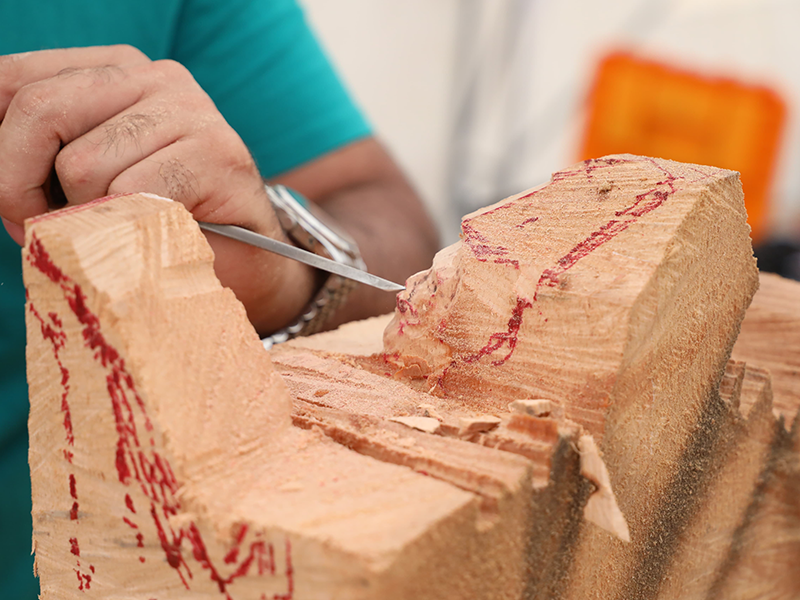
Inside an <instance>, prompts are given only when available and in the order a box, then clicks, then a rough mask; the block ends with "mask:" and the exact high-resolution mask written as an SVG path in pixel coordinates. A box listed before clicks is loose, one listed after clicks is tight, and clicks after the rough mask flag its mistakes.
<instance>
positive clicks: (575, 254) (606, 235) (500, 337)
mask: <svg viewBox="0 0 800 600" xmlns="http://www.w3.org/2000/svg"><path fill="white" fill-rule="evenodd" d="M623 162H628V161H626V160H623V159H613V158H612V159H602V160H589V161H585V162H584V166H585V170H584V172H585V173H586V176H587V177H588V178H589V179H591V178H592V176H593V172H594V171H595V170H596V169H598V168H601V167H607V166H611V165H615V164H619V163H623ZM651 162H652V163H653V165H654V166H656V168H658V169H659V170H661V171H662V172H663V173H664V176H665V177H664V180H663V181H659V182H658V183H657V184H656V185H655V187H653V188H652V189H650V190H648V191H647V192H644V193H642V194H639V195H638V196H636V201H635V202H634V203H633V204H632V205H630V206H628V207H626V208H624V209H622V210H619V211H617V212H616V213H614V216H615V217H616V218H615V219H611V220H609V221H608V222H607V223H605V224H604V225H602V226H601V227H600V228H599V229H598V230H596V231H594V232H592V233H591V234H589V236H588V237H586V238H585V239H583V240H581V241H580V242H578V243H577V244H576V245H575V246H574V247H573V248H572V249H571V250H570V251H569V252H567V253H566V254H565V255H564V256H562V257H561V258H559V259H558V261H556V264H555V265H554V266H552V267H550V268H548V269H545V270H544V271H543V272H542V275H541V276H540V277H539V281H538V282H537V283H536V290H535V292H534V296H533V302H536V300H537V296H538V292H539V289H540V288H541V286H543V285H546V286H548V287H554V286H557V285H558V283H559V276H560V275H562V274H563V273H564V272H566V271H567V270H569V269H571V268H572V267H574V266H575V265H576V264H577V263H578V262H579V261H580V260H581V259H583V258H585V257H586V256H588V255H589V254H591V253H592V252H594V251H595V250H597V249H598V248H600V247H601V246H602V245H603V244H605V243H606V242H609V241H610V240H612V239H614V238H615V237H617V236H618V235H619V234H620V233H622V232H623V231H625V230H627V229H628V228H629V227H630V226H631V225H633V224H634V223H636V222H637V221H638V220H639V219H640V218H641V217H643V216H644V215H646V214H648V213H650V212H652V211H654V210H655V209H657V208H659V207H660V206H661V205H662V204H664V202H666V201H667V199H669V198H670V196H672V195H673V194H674V193H675V185H674V182H675V181H676V180H677V179H679V178H678V177H675V176H674V175H672V174H670V173H669V172H667V171H666V170H665V169H664V168H663V167H661V166H660V165H658V164H657V163H656V162H655V161H651ZM562 175H563V176H562ZM568 175H572V172H565V173H563V174H561V173H556V174H555V175H554V176H553V179H552V180H553V181H554V182H555V181H559V180H562V179H565V178H566V177H567V176H568ZM538 191H539V190H534V191H533V192H531V193H529V194H527V195H525V196H521V197H520V198H518V199H517V200H521V199H523V198H528V197H531V196H533V195H534V194H536V193H537V192H538ZM506 206H509V204H505V205H503V206H500V207H498V208H496V209H494V210H499V209H502V208H505V207H506ZM484 214H485V213H484ZM536 220H537V217H532V218H529V219H526V220H525V221H524V222H523V223H521V224H520V225H517V227H520V226H523V225H524V224H526V223H529V222H535V221H536ZM462 231H463V234H464V241H465V242H466V243H467V244H468V245H469V247H470V249H471V250H472V252H473V253H474V254H475V256H476V257H477V258H478V260H480V261H482V262H486V261H487V260H489V259H492V262H495V263H508V264H512V265H514V267H515V268H517V269H519V262H518V261H516V260H514V259H509V258H506V256H507V254H508V250H507V249H506V248H503V247H500V246H498V247H492V246H491V245H490V242H489V240H488V239H487V238H486V237H485V236H484V235H483V234H481V233H480V232H479V231H477V230H476V229H475V228H474V227H473V226H472V224H471V223H470V222H468V221H466V222H464V223H463V224H462ZM533 302H531V301H529V300H527V299H524V298H520V297H517V302H516V305H515V306H514V308H513V309H512V311H511V316H510V317H509V319H508V325H507V327H506V331H501V332H496V333H493V334H491V335H490V336H489V341H488V342H487V343H486V345H484V346H483V347H482V348H481V349H480V350H478V352H477V353H475V354H468V355H466V356H464V355H462V356H457V357H454V358H453V359H452V361H451V363H450V364H449V365H448V366H447V367H445V369H444V370H443V371H442V374H441V375H440V376H439V379H438V382H437V386H439V387H443V386H444V379H445V377H446V375H447V372H448V371H449V369H450V368H451V367H452V366H453V365H455V364H456V363H457V362H463V363H475V362H478V361H479V360H480V359H481V358H483V357H485V356H490V355H492V354H494V353H495V352H497V351H498V350H500V349H501V348H503V347H504V346H506V347H507V348H508V352H507V353H506V355H505V356H503V357H502V358H500V359H497V360H494V361H492V365H493V366H501V365H503V364H504V363H505V362H506V361H508V359H510V358H511V356H512V355H513V354H514V350H515V348H516V346H517V338H518V336H519V330H520V328H521V327H522V317H523V313H524V312H525V310H526V309H528V308H531V307H532V306H533Z"/></svg>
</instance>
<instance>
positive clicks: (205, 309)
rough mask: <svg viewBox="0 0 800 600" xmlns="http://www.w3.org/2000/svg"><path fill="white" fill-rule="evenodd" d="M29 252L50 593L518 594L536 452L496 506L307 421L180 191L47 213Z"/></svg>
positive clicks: (38, 525) (37, 505) (41, 556)
mask: <svg viewBox="0 0 800 600" xmlns="http://www.w3.org/2000/svg"><path fill="white" fill-rule="evenodd" d="M24 261H25V263H24V264H25V267H24V269H25V279H26V284H27V287H28V293H29V302H28V310H27V315H28V326H29V331H30V333H31V335H30V340H29V346H28V366H29V379H30V382H31V403H32V412H31V419H30V422H31V455H30V461H31V465H32V469H31V472H32V480H33V503H34V513H33V518H34V542H35V548H36V565H37V569H38V572H39V574H40V577H41V580H42V597H43V598H44V599H47V598H59V599H62V598H86V597H93V596H94V597H103V598H131V597H138V598H198V597H223V598H225V597H231V598H264V597H266V598H409V597H425V598H441V597H443V594H445V593H448V594H449V593H453V594H455V597H464V598H467V597H470V596H469V594H470V593H472V592H475V591H478V592H479V593H480V594H481V595H491V592H490V590H491V589H493V588H495V587H498V586H499V589H501V590H503V594H501V597H502V596H506V597H518V596H519V595H520V593H521V590H522V585H523V576H522V569H521V568H520V564H521V563H522V560H523V552H524V549H525V544H526V541H527V540H526V535H527V534H526V528H525V527H521V526H520V522H521V521H524V520H526V519H527V518H528V510H529V507H528V506H527V505H525V504H523V503H521V502H520V500H519V498H520V496H519V494H517V495H516V496H515V495H514V493H513V492H514V491H519V490H521V489H524V488H526V486H525V481H526V480H529V477H530V474H529V469H528V468H527V467H526V464H525V461H524V460H522V459H518V460H517V461H516V463H517V464H516V467H515V469H516V470H514V469H513V468H512V470H511V471H510V472H509V473H508V474H507V475H506V476H504V477H500V479H499V481H500V482H501V484H500V485H501V486H503V485H505V486H506V488H509V487H510V488H513V489H512V491H511V492H508V493H506V494H505V495H504V494H503V493H502V490H501V491H499V492H497V493H496V496H499V497H500V498H499V500H501V501H505V504H504V505H503V515H504V518H506V519H507V520H506V521H502V520H501V519H495V520H494V521H492V522H491V523H488V522H486V520H485V519H484V516H483V512H484V511H482V509H481V507H482V504H483V502H482V500H481V497H480V496H479V495H476V494H473V493H471V492H468V491H465V490H463V489H460V488H458V487H455V486H452V485H449V484H447V483H444V482H442V481H440V480H438V479H436V478H432V477H427V476H425V475H422V474H418V473H416V472H414V471H413V470H411V469H408V468H406V467H402V466H397V465H393V464H389V463H386V462H381V461H377V460H374V459H373V458H370V457H368V456H364V455H362V454H358V453H355V452H352V451H350V450H348V449H346V448H345V447H343V446H341V445H340V444H336V443H334V442H333V441H331V440H330V439H329V438H327V437H325V436H320V435H319V434H316V433H314V432H304V431H301V430H299V429H297V428H294V427H292V426H291V423H290V404H291V399H290V397H289V395H288V393H287V391H286V388H285V386H284V384H283V383H282V381H281V379H280V378H279V377H278V376H277V375H276V374H275V372H274V370H273V368H272V366H271V363H270V359H269V356H268V354H267V353H265V352H264V350H263V348H262V347H261V344H260V342H259V340H258V338H257V336H256V334H255V332H254V330H253V329H252V327H251V326H250V325H249V323H248V322H247V319H246V316H245V313H244V310H243V308H242V306H241V305H240V304H239V303H238V302H236V301H235V299H234V297H233V295H232V293H231V292H230V291H229V290H226V289H223V288H221V287H220V285H219V283H218V282H217V280H216V278H215V277H214V275H213V270H212V266H211V261H212V255H211V252H210V249H209V248H208V246H207V244H206V243H205V240H204V238H203V237H202V235H201V234H200V233H199V231H198V230H197V228H196V225H195V224H194V223H193V221H192V220H191V217H190V215H189V214H188V213H186V211H185V210H184V209H183V208H182V207H181V206H180V205H178V204H173V203H171V202H166V201H164V200H159V199H153V198H147V197H142V196H130V197H124V198H117V199H113V200H107V201H101V202H98V203H95V204H93V205H91V206H87V207H86V208H82V209H77V210H72V211H64V212H61V213H58V215H57V217H56V216H52V217H45V218H42V219H39V220H38V221H36V222H34V223H31V224H29V226H28V230H27V243H26V251H25V258H24ZM120 264H124V265H125V268H124V269H119V268H118V266H119V265H120ZM209 349H214V351H213V352H209ZM485 452H491V451H489V450H486V451H485ZM510 459H511V460H512V462H513V461H514V457H510ZM505 462H508V461H505ZM514 477H516V478H517V479H516V480H514ZM495 478H497V476H495ZM527 487H528V488H529V484H528V486H527ZM515 498H517V499H516V500H515ZM499 521H502V522H499ZM459 532H460V533H459ZM487 536H488V537H491V538H492V541H491V543H486V542H485V538H486V537H487ZM488 549H492V550H498V549H502V552H498V553H496V554H494V553H487V550H488ZM467 565H469V568H468V569H467V570H466V572H461V570H462V569H464V568H465V567H466V566H467ZM440 569H441V570H442V571H441V572H439V571H440ZM409 572H413V573H415V574H416V576H415V577H414V578H409V577H408V576H407V574H408V573H409ZM426 573H427V575H426ZM76 575H77V577H76ZM459 590H461V591H459Z"/></svg>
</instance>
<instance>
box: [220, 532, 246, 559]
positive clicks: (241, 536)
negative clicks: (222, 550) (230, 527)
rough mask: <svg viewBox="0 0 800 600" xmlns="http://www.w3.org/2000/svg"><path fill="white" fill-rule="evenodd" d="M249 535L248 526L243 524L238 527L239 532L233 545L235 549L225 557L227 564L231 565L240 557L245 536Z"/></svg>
mask: <svg viewBox="0 0 800 600" xmlns="http://www.w3.org/2000/svg"><path fill="white" fill-rule="evenodd" d="M246 535H247V525H245V524H241V525H238V526H237V531H236V534H235V536H234V537H235V538H236V541H235V542H234V544H233V548H231V549H230V551H229V552H228V554H226V555H225V559H224V560H225V564H227V565H230V564H233V563H235V562H236V559H237V557H238V556H239V547H240V546H241V545H242V542H243V541H244V538H245V536H246Z"/></svg>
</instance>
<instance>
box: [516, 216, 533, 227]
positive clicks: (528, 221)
mask: <svg viewBox="0 0 800 600" xmlns="http://www.w3.org/2000/svg"><path fill="white" fill-rule="evenodd" d="M538 220H539V217H529V218H527V219H525V220H524V221H523V222H522V223H519V224H517V225H514V229H524V228H525V225H528V224H530V223H536V221H538Z"/></svg>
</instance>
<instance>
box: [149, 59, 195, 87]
mask: <svg viewBox="0 0 800 600" xmlns="http://www.w3.org/2000/svg"><path fill="white" fill-rule="evenodd" d="M153 67H154V68H155V69H156V71H157V72H159V73H160V74H161V75H162V76H164V77H166V78H168V79H170V80H174V81H178V82H181V83H185V82H187V81H192V82H194V77H192V74H191V73H190V72H189V69H187V68H186V67H185V66H183V65H182V64H181V63H179V62H178V61H176V60H171V59H163V60H158V61H156V62H154V63H153Z"/></svg>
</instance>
